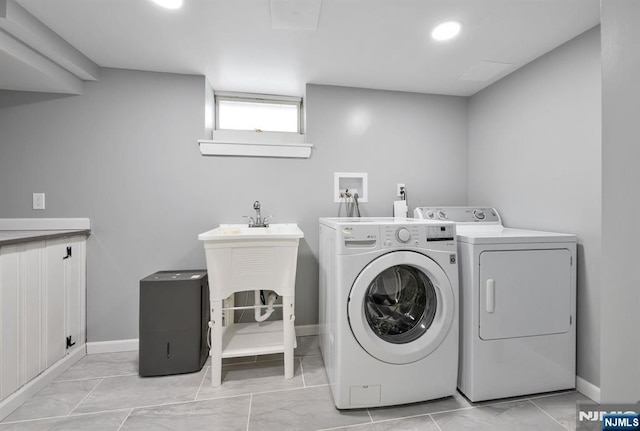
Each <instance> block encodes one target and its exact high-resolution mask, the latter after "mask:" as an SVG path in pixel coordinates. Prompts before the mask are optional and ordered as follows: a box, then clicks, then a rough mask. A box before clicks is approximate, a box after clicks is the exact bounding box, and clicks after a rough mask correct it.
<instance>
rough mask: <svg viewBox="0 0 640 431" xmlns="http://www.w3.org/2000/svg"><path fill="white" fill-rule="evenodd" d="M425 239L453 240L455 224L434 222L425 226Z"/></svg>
mask: <svg viewBox="0 0 640 431" xmlns="http://www.w3.org/2000/svg"><path fill="white" fill-rule="evenodd" d="M426 228H427V241H453V239H454V238H455V237H456V232H455V230H456V229H455V225H453V224H443V225H441V224H434V225H430V226H426Z"/></svg>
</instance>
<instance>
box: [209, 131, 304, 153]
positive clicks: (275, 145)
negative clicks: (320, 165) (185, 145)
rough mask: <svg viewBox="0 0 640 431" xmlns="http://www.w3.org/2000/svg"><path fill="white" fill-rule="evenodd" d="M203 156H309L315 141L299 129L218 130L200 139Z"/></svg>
mask: <svg viewBox="0 0 640 431" xmlns="http://www.w3.org/2000/svg"><path fill="white" fill-rule="evenodd" d="M198 144H199V146H200V152H201V153H202V155H203V156H243V157H288V158H301V159H308V158H309V157H310V156H311V148H312V147H313V145H311V144H307V143H305V142H304V135H300V134H297V133H276V132H245V131H229V130H224V131H221V130H216V131H214V132H213V139H211V140H199V141H198Z"/></svg>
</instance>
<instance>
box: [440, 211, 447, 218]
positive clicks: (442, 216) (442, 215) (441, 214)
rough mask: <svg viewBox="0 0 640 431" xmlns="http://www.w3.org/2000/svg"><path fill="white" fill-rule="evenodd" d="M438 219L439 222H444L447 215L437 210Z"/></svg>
mask: <svg viewBox="0 0 640 431" xmlns="http://www.w3.org/2000/svg"><path fill="white" fill-rule="evenodd" d="M438 218H439V219H440V220H446V219H447V214H446V213H445V212H444V211H442V210H438Z"/></svg>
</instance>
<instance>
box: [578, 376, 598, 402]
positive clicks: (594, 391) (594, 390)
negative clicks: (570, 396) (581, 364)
mask: <svg viewBox="0 0 640 431" xmlns="http://www.w3.org/2000/svg"><path fill="white" fill-rule="evenodd" d="M576 390H577V391H578V392H580V393H581V394H582V395H584V396H585V397H588V398H590V399H592V400H593V401H595V402H596V403H600V388H599V387H597V386H596V385H594V384H593V383H589V382H587V381H586V380H585V379H583V378H581V377H578V376H576Z"/></svg>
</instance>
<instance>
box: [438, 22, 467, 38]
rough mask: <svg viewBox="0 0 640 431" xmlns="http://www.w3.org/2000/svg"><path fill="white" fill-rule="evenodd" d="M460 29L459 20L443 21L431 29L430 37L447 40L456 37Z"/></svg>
mask: <svg viewBox="0 0 640 431" xmlns="http://www.w3.org/2000/svg"><path fill="white" fill-rule="evenodd" d="M460 30H462V23H461V22H460V21H445V22H442V23H440V24H438V25H437V26H435V27H434V28H433V30H431V37H432V38H433V39H435V40H449V39H453V38H454V37H456V36H457V35H458V33H460Z"/></svg>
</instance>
